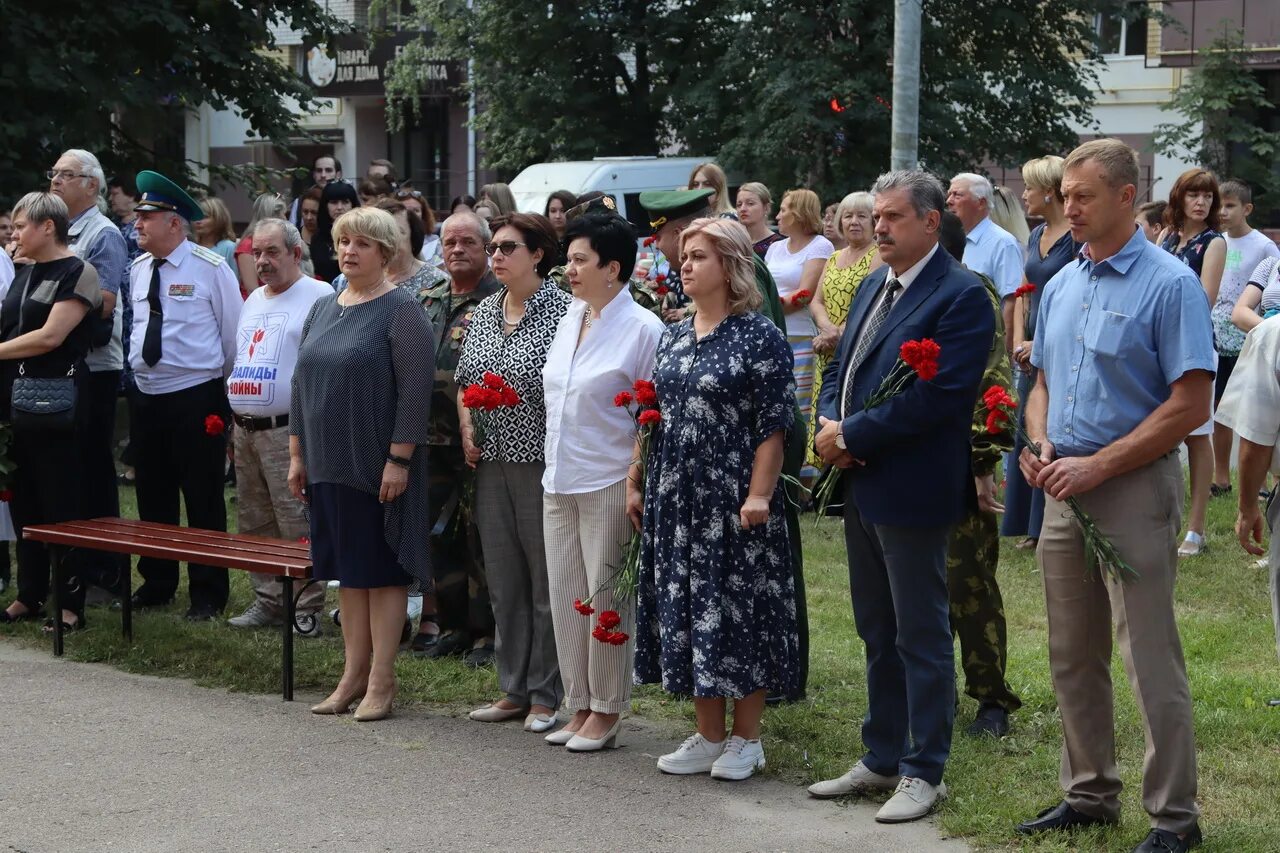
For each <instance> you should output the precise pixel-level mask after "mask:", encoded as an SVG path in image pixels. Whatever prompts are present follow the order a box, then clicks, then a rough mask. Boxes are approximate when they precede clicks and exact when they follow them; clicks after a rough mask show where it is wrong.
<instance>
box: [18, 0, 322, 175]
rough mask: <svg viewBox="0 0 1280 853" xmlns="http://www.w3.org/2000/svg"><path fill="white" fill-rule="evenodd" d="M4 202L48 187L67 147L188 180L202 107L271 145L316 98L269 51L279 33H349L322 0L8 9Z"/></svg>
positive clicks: (107, 162) (81, 2) (72, 3)
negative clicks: (275, 30)
mask: <svg viewBox="0 0 1280 853" xmlns="http://www.w3.org/2000/svg"><path fill="white" fill-rule="evenodd" d="M0 21H3V22H4V25H3V26H0V109H3V121H0V195H4V196H8V197H12V196H15V195H18V194H21V193H22V192H26V191H27V190H28V189H31V188H33V187H39V186H43V185H46V184H47V182H46V181H45V179H44V171H45V170H46V169H47V168H49V166H51V165H52V164H53V162H54V160H55V159H56V158H57V156H58V154H59V153H60V152H61V151H62V150H64V149H66V148H85V149H88V150H90V151H93V152H94V153H95V154H97V155H98V157H99V158H100V159H101V160H102V161H103V163H104V166H105V167H106V168H107V169H108V171H111V170H115V169H119V170H122V171H126V172H127V171H131V170H134V169H139V168H155V169H158V170H161V171H164V172H166V173H168V174H171V175H178V176H183V177H187V176H188V175H189V172H188V170H187V166H188V163H187V162H186V161H185V160H184V158H183V156H182V152H181V150H180V146H176V145H174V144H173V139H174V138H175V136H176V138H178V139H180V138H181V127H182V124H181V122H182V116H183V114H184V111H185V110H187V109H194V108H196V107H198V106H199V105H200V104H202V103H207V104H209V105H211V106H212V107H213V108H214V109H225V108H229V107H230V108H234V109H236V110H237V111H238V112H239V113H240V114H241V115H243V116H244V118H245V119H246V120H247V121H248V122H249V124H250V125H251V126H252V127H253V130H254V131H255V132H256V133H257V134H258V135H259V136H261V137H262V138H264V139H268V140H271V141H273V142H276V143H279V144H284V143H285V142H286V141H287V139H288V138H289V137H290V136H291V135H292V134H293V133H294V131H295V125H296V121H295V117H294V112H293V110H292V109H290V107H289V105H290V104H300V105H301V106H302V107H303V108H304V109H305V108H306V107H307V106H308V105H309V104H310V103H311V102H312V93H311V91H310V89H309V88H308V87H307V86H306V84H304V83H303V82H302V80H300V79H299V78H298V76H297V75H296V74H295V73H294V72H293V70H292V69H290V68H288V67H286V66H285V65H284V64H283V63H282V62H281V61H280V60H279V58H278V57H277V55H274V54H273V53H272V52H271V49H272V48H273V47H274V45H275V39H274V37H273V35H272V31H271V28H272V25H278V24H285V25H287V26H289V27H292V28H294V29H297V30H300V31H302V32H303V33H304V34H306V36H307V37H309V38H312V39H315V40H318V41H324V40H326V39H327V38H328V37H329V36H330V35H332V34H333V33H334V32H336V31H338V30H339V29H340V28H342V27H343V26H344V25H343V24H342V22H340V21H338V20H337V19H336V18H334V17H332V16H331V15H330V14H329V13H328V12H326V11H325V10H324V8H322V6H321V4H319V3H315V2H313V0H255V2H253V3H241V2H231V0H168V2H150V3H103V2H97V0H65V2H60V3H51V4H48V5H43V4H39V3H25V2H24V3H19V2H11V0H0Z"/></svg>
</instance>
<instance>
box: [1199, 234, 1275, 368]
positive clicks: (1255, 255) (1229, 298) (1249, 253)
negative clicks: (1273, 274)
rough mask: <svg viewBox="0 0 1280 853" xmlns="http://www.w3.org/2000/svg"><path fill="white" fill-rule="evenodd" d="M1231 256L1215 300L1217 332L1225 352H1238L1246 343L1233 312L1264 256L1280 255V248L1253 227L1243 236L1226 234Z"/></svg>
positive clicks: (1214, 310) (1215, 335)
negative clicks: (1233, 318)
mask: <svg viewBox="0 0 1280 853" xmlns="http://www.w3.org/2000/svg"><path fill="white" fill-rule="evenodd" d="M1224 236H1225V238H1226V241H1227V260H1226V264H1225V265H1224V266H1223V268H1222V283H1221V284H1220V285H1219V286H1218V301H1217V302H1215V303H1214V304H1213V335H1214V340H1215V341H1216V342H1217V344H1218V352H1219V353H1221V354H1222V355H1237V354H1239V352H1240V348H1241V347H1242V346H1244V332H1242V331H1240V330H1239V329H1237V328H1236V326H1235V324H1234V323H1232V322H1231V312H1232V311H1233V310H1234V309H1235V307H1236V301H1237V300H1239V299H1240V294H1241V293H1244V289H1245V287H1247V286H1248V284H1249V280H1250V279H1251V278H1252V274H1253V272H1254V271H1255V270H1256V269H1257V268H1258V265H1259V264H1261V263H1262V262H1263V261H1264V260H1267V259H1274V258H1277V257H1280V249H1277V248H1276V244H1275V243H1274V242H1272V241H1271V238H1269V237H1268V236H1267V235H1266V234H1263V233H1262V232H1261V231H1256V230H1254V231H1250V232H1249V233H1248V234H1246V235H1244V236H1243V237H1232V236H1231V235H1230V234H1226V235H1224Z"/></svg>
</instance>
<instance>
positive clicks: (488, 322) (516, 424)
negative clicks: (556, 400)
mask: <svg viewBox="0 0 1280 853" xmlns="http://www.w3.org/2000/svg"><path fill="white" fill-rule="evenodd" d="M506 297H507V289H506V288H505V287H504V288H502V289H501V290H499V291H498V292H497V293H495V294H493V295H492V296H490V297H488V298H487V299H485V300H484V301H483V302H481V303H480V305H479V306H477V308H476V312H475V315H474V316H473V317H472V318H471V329H470V330H469V331H468V332H467V336H466V340H465V341H464V342H463V345H462V356H461V358H459V360H458V370H457V371H456V373H455V381H456V382H457V383H458V385H459V386H461V387H463V388H465V387H466V386H468V385H474V384H475V383H477V382H479V381H481V379H483V377H484V374H485V372H486V371H488V372H492V373H496V374H498V375H499V376H501V377H502V378H503V379H505V380H506V381H507V384H509V385H510V386H511V387H512V388H514V389H515V391H516V393H517V394H519V395H520V405H518V406H515V407H513V408H501V409H495V410H494V411H493V412H490V413H489V414H488V416H487V418H488V426H487V435H486V437H485V441H484V445H483V446H482V447H481V451H482V452H483V454H484V459H485V461H487V462H542V461H543V452H544V450H545V444H546V437H547V409H546V404H545V402H544V400H543V387H542V367H543V365H545V364H546V363H547V353H548V352H549V351H550V349H551V342H552V341H553V340H555V336H556V329H557V328H558V327H559V325H560V318H561V317H563V316H564V314H565V311H567V310H568V309H569V303H570V302H571V301H572V300H573V297H571V296H570V295H569V294H567V293H565V292H564V291H563V290H561V289H560V288H558V287H556V285H555V282H553V281H552V280H551V279H549V278H548V279H547V280H545V281H544V282H542V286H541V287H539V288H538V289H537V290H535V291H534V292H533V294H532V295H531V296H530V297H529V298H528V299H526V300H525V303H524V316H523V317H521V318H520V322H519V323H517V324H516V327H515V328H514V329H513V330H512V331H511V334H509V335H504V334H503V316H502V314H503V308H502V303H503V300H504V299H506Z"/></svg>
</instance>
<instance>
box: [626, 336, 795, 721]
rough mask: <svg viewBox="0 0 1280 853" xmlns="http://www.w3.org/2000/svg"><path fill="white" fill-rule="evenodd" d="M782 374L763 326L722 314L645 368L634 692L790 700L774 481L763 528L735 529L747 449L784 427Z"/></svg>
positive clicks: (790, 393)
mask: <svg viewBox="0 0 1280 853" xmlns="http://www.w3.org/2000/svg"><path fill="white" fill-rule="evenodd" d="M791 368H792V359H791V349H790V347H789V346H788V345H787V342H786V339H785V338H784V337H783V336H782V333H781V332H779V331H778V329H777V327H775V326H774V325H773V323H772V322H770V321H769V320H768V319H767V318H765V317H762V316H760V315H759V314H754V313H748V314H732V315H730V316H728V317H726V318H725V319H724V320H723V321H722V322H721V323H720V324H719V325H718V326H716V327H715V328H714V329H712V330H711V331H710V332H708V333H707V334H706V335H704V336H703V337H702V339H701V340H698V339H697V337H696V335H695V334H694V330H693V321H692V320H691V319H689V320H683V321H681V322H679V323H676V324H675V325H672V326H670V327H668V328H667V330H666V331H665V332H664V333H663V336H662V340H661V341H660V342H659V344H658V352H657V362H656V365H655V367H654V381H655V383H656V385H657V389H658V401H659V406H660V409H661V412H662V418H663V421H662V426H661V429H660V430H659V432H658V433H657V434H656V435H655V437H654V442H653V444H652V446H651V449H650V455H649V471H648V476H647V479H646V482H645V507H644V530H643V544H642V553H641V566H640V579H639V580H640V582H639V584H638V590H637V620H636V661H635V677H636V682H637V683H639V684H648V683H654V682H657V681H661V682H662V685H663V687H664V688H665V689H667V690H668V691H671V692H673V693H691V694H693V695H694V696H697V697H705V698H712V697H732V698H741V697H743V696H747V695H749V694H751V693H754V692H755V691H757V690H760V689H768V690H770V691H772V692H777V693H784V694H786V693H794V692H795V691H796V690H797V688H798V683H799V636H798V634H797V630H796V601H795V586H794V583H793V580H792V573H791V553H790V550H789V548H788V541H787V525H786V520H785V517H784V506H783V500H784V497H783V489H782V482H781V480H779V482H778V484H777V485H776V486H775V487H774V490H773V497H772V499H771V500H770V504H769V520H768V522H767V523H766V524H764V525H758V526H755V527H752V528H750V529H747V530H743V529H742V526H741V522H740V511H741V509H742V503H743V501H744V500H745V499H746V497H747V494H748V490H749V487H750V483H751V471H752V466H753V464H754V462H755V455H756V448H757V447H759V445H760V444H761V443H762V442H763V441H764V440H765V439H766V438H768V437H769V436H770V435H771V434H773V433H774V432H777V431H778V430H784V431H785V430H789V429H790V428H791V426H792V422H793V417H794V410H795V396H794V394H795V383H794V379H793V378H792V372H791Z"/></svg>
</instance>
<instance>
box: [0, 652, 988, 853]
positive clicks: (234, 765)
mask: <svg viewBox="0 0 1280 853" xmlns="http://www.w3.org/2000/svg"><path fill="white" fill-rule="evenodd" d="M308 699H312V701H314V698H313V697H300V701H297V702H294V703H291V704H287V703H282V702H281V701H280V700H279V699H278V698H276V697H271V696H249V695H242V694H229V693H225V692H221V691H216V690H208V689H204V688H200V687H196V686H194V685H192V684H190V683H188V682H185V681H180V680H176V679H160V678H151V677H147V676H138V675H131V674H128V673H123V672H119V671H117V670H115V669H112V668H110V667H107V666H102V665H93V664H79V663H72V662H69V661H65V660H55V659H54V658H53V657H51V656H50V655H49V653H48V652H47V651H44V650H36V649H23V648H19V647H17V646H14V645H11V644H7V643H0V720H2V721H3V729H0V731H3V733H4V736H3V743H4V754H5V766H4V771H3V774H0V776H2V778H3V784H2V785H0V850H6V851H7V850H15V851H23V853H76V851H129V853H135V852H136V853H142V851H165V853H171V851H184V853H185V851H222V850H226V851H309V850H324V851H332V850H350V851H392V850H394V851H403V850H440V851H473V850H476V851H479V850H501V851H544V850H545V851H574V850H583V851H588V850H589V851H599V850H606V849H615V850H616V849H624V850H636V851H667V850H696V851H784V850H785V851H809V850H812V851H819V850H822V851H829V850H860V851H913V853H914V851H933V850H942V851H947V850H964V849H966V848H965V846H964V845H963V844H960V843H958V842H955V841H948V842H944V841H942V840H941V839H940V836H939V834H938V832H937V830H936V829H935V827H933V826H932V825H931V824H929V823H918V824H911V825H906V826H897V827H887V826H880V825H878V824H876V823H875V822H874V820H873V816H874V814H875V809H874V807H873V806H870V805H866V804H851V805H841V804H834V803H819V802H815V801H811V800H809V799H807V798H806V797H805V795H804V791H803V790H802V789H801V788H799V787H798V786H795V785H791V784H786V783H782V782H779V781H775V780H772V779H752V780H750V781H747V782H742V783H722V782H714V781H712V780H711V779H709V778H708V777H697V778H679V777H670V776H664V775H663V774H661V773H659V772H658V771H657V770H656V769H655V768H654V766H653V760H654V757H655V756H656V755H657V754H659V753H660V752H663V751H666V750H667V749H670V747H671V739H670V738H668V737H666V736H665V735H664V734H663V733H661V732H659V731H658V730H656V729H655V728H653V727H652V726H650V725H649V724H648V723H645V722H642V721H631V722H629V723H628V724H626V725H625V727H624V729H623V735H622V738H621V739H620V740H621V741H622V743H623V745H624V746H623V748H622V749H619V750H616V751H614V752H611V753H609V754H589V755H573V754H569V753H566V752H565V751H563V750H560V749H556V748H553V747H550V746H546V745H544V744H542V743H541V742H540V738H539V736H537V735H532V734H528V733H526V732H524V731H522V730H521V729H520V728H519V727H518V726H516V725H481V724H478V723H472V722H470V721H468V720H466V719H465V718H458V717H451V716H446V715H443V714H439V713H429V712H426V711H422V710H416V709H415V710H410V711H406V712H403V713H400V714H398V715H397V716H395V717H392V718H391V719H389V720H386V721H383V722H380V723H369V724H357V723H355V722H354V721H352V720H351V718H350V717H349V716H348V717H341V718H333V717H313V716H311V715H310V714H308V713H307V705H308V701H307V700H308ZM584 803H590V808H585V807H584V806H583V804H584Z"/></svg>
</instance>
